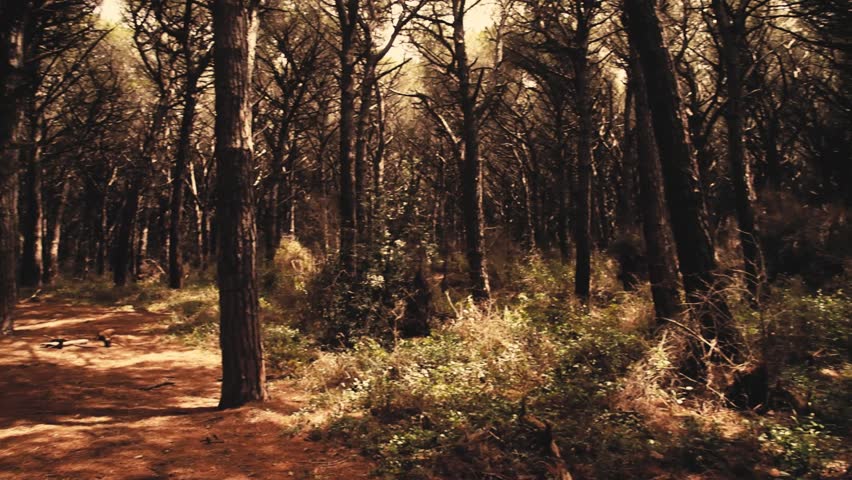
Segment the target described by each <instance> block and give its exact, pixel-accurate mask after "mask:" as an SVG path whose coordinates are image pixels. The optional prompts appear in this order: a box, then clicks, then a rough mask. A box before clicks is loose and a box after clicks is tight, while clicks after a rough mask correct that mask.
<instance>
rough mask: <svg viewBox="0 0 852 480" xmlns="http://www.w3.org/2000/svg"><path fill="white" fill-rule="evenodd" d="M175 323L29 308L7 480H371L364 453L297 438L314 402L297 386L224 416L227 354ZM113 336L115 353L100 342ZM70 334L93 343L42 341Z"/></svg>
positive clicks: (9, 383)
mask: <svg viewBox="0 0 852 480" xmlns="http://www.w3.org/2000/svg"><path fill="white" fill-rule="evenodd" d="M163 320H164V317H162V316H160V315H157V314H153V313H148V312H134V311H119V310H116V309H107V308H102V307H89V306H71V305H62V304H55V303H45V304H22V305H20V309H19V310H18V312H17V315H16V332H15V334H14V335H12V336H10V337H0V478H2V479H34V478H68V479H98V478H103V479H157V478H175V479H216V480H224V479H243V478H261V479H266V478H270V479H278V478H285V479H286V478H294V479H357V478H367V477H368V473H369V471H370V468H371V467H370V464H369V462H368V461H367V460H366V459H364V458H361V457H359V456H358V455H356V454H354V453H353V452H351V451H348V450H346V449H344V448H340V447H338V446H334V445H331V444H327V443H322V442H311V441H308V440H306V439H305V438H304V436H295V437H292V436H289V435H287V434H286V433H285V432H286V429H287V426H288V425H292V423H293V419H292V417H291V415H292V414H293V413H294V412H295V411H297V410H298V409H299V408H300V403H301V402H300V400H299V398H300V397H303V396H302V395H300V394H299V392H297V391H292V390H291V389H290V388H291V387H288V386H286V384H285V383H272V384H271V385H270V391H271V392H270V393H271V395H272V398H273V400H271V401H270V402H267V403H263V404H255V405H249V406H245V407H243V408H239V409H234V410H226V411H219V410H217V409H216V404H217V398H218V394H219V383H218V382H217V379H218V378H219V376H220V374H219V356H218V353H217V352H215V351H205V350H200V349H193V348H188V347H186V346H184V345H181V344H180V343H177V342H175V341H174V340H172V339H169V338H167V337H165V336H164V328H165V327H164V326H163ZM107 328H113V329H115V334H114V338H113V345H112V347H111V348H106V347H104V346H103V344H102V343H101V342H97V341H95V340H94V336H95V335H96V333H97V332H98V331H100V330H104V329H107ZM58 337H61V338H66V339H81V338H87V339H90V340H89V342H88V343H87V344H86V345H84V346H68V347H65V348H63V349H61V350H57V349H50V348H43V347H42V346H41V345H40V344H41V343H42V342H46V341H49V340H50V339H52V338H58ZM158 385H161V386H158ZM154 386H158V387H156V388H151V387H154Z"/></svg>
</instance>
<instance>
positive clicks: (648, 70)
mask: <svg viewBox="0 0 852 480" xmlns="http://www.w3.org/2000/svg"><path fill="white" fill-rule="evenodd" d="M654 3H655V2H653V1H651V0H624V9H625V15H626V17H625V27H626V29H627V34H628V38H629V40H630V44H631V47H632V48H633V49H635V51H636V52H637V54H638V56H639V65H640V66H641V70H642V74H643V75H644V78H645V85H646V90H647V96H648V104H649V109H650V112H651V122H652V124H653V127H654V136H655V138H656V140H657V147H658V149H659V153H660V163H661V165H662V171H663V179H664V183H665V193H666V203H667V205H668V211H669V215H670V218H671V223H672V233H673V234H674V239H675V245H676V248H677V256H678V261H679V265H680V271H681V274H682V275H683V288H684V291H685V293H686V301H687V302H688V303H690V304H693V305H696V307H697V308H698V311H697V312H696V315H697V318H698V319H699V321H700V324H701V333H702V334H703V335H704V337H705V338H706V339H707V340H708V341H710V342H713V341H716V342H717V345H718V350H716V349H715V348H714V350H715V351H714V354H718V353H719V352H721V353H722V354H724V355H727V356H728V357H729V358H738V355H739V354H740V353H741V352H739V351H738V349H739V335H738V332H737V329H736V327H735V326H734V324H733V318H732V317H731V314H730V311H729V310H728V306H727V304H726V302H725V300H724V298H723V297H722V296H721V294H720V293H719V292H718V290H717V289H716V288H715V283H716V279H715V277H714V275H715V273H716V257H715V254H716V252H715V247H714V245H713V241H712V239H711V237H710V233H709V231H708V228H707V210H706V206H705V204H704V198H703V196H702V195H701V188H700V180H699V177H698V165H697V162H696V159H695V155H694V153H693V152H692V147H691V145H690V143H689V136H688V134H687V130H686V118H685V116H684V112H683V106H682V104H681V98H680V93H679V88H678V84H677V80H676V78H675V71H674V65H673V63H672V59H671V56H670V55H669V51H668V48H667V46H666V42H665V40H664V39H663V32H662V28H661V26H660V21H659V18H658V17H657V13H656V11H655V8H654Z"/></svg>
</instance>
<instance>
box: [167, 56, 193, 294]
mask: <svg viewBox="0 0 852 480" xmlns="http://www.w3.org/2000/svg"><path fill="white" fill-rule="evenodd" d="M189 77H190V80H192V81H191V82H190V84H189V85H187V86H186V91H185V92H184V97H183V118H182V120H181V125H180V134H179V138H178V147H177V156H176V158H175V166H174V170H173V174H172V197H171V216H170V219H169V288H181V285H182V284H183V258H182V256H183V255H182V253H181V252H182V249H181V246H182V245H181V222H182V220H183V198H184V192H185V191H186V185H184V178H185V177H186V170H187V163H188V162H189V157H190V155H191V153H192V152H191V149H192V144H191V143H190V142H191V140H192V129H193V126H194V124H195V105H196V102H197V100H196V95H197V93H196V91H195V90H196V85H195V82H196V80H197V79H196V78H195V77H194V75H193V74H192V73H190V74H189Z"/></svg>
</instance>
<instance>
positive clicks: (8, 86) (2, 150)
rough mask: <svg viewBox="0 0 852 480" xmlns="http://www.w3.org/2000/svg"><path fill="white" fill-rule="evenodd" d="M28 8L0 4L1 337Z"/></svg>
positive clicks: (9, 276)
mask: <svg viewBox="0 0 852 480" xmlns="http://www.w3.org/2000/svg"><path fill="white" fill-rule="evenodd" d="M28 8H29V2H26V5H20V4H18V3H13V2H3V3H2V4H0V335H3V334H8V333H11V332H12V328H13V320H12V313H13V310H14V308H15V303H16V302H17V295H18V293H17V278H16V276H17V275H16V271H15V270H16V269H15V266H16V265H17V258H16V256H17V255H16V252H17V245H18V221H17V218H18V155H19V142H20V138H19V136H20V134H21V126H22V123H23V109H22V106H23V105H22V104H21V102H20V98H21V93H22V88H21V87H22V86H23V63H24V24H25V21H26V17H27V13H28V12H27V10H28Z"/></svg>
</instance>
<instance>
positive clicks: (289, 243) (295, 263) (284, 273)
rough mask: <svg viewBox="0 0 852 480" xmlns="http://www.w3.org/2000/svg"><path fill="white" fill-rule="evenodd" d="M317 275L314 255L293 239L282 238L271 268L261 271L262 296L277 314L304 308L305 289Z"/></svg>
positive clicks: (266, 266) (317, 269)
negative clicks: (277, 310)
mask: <svg viewBox="0 0 852 480" xmlns="http://www.w3.org/2000/svg"><path fill="white" fill-rule="evenodd" d="M318 271H319V267H318V266H317V260H316V258H315V257H314V255H313V254H312V253H311V251H310V250H308V249H307V248H306V247H305V246H303V245H302V244H301V243H299V241H298V240H297V239H296V238H295V237H293V236H285V237H284V238H282V239H281V244H280V245H279V246H278V249H277V250H276V251H275V258H274V260H273V261H272V263H271V264H269V263H267V264H265V265H264V266H263V267H262V268H261V273H260V278H261V287H262V290H263V292H264V296H265V297H266V298H267V300H269V301H270V303H271V304H273V306H274V307H276V308H278V309H280V310H281V311H285V310H287V311H293V310H298V309H300V308H303V307H304V302H305V301H306V299H307V295H308V286H309V285H310V284H311V281H312V280H313V278H314V276H315V275H316V274H317V272H318Z"/></svg>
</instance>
